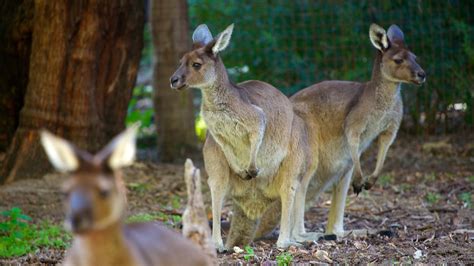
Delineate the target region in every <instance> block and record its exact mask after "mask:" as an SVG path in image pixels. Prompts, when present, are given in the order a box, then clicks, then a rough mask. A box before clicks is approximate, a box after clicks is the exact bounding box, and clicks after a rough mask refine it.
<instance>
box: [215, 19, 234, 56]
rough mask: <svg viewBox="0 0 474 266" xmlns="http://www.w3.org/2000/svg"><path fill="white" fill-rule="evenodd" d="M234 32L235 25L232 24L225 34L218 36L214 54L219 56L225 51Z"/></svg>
mask: <svg viewBox="0 0 474 266" xmlns="http://www.w3.org/2000/svg"><path fill="white" fill-rule="evenodd" d="M233 30H234V24H230V25H229V26H228V27H227V28H226V29H225V30H224V31H223V32H221V33H220V34H219V36H217V39H216V43H215V44H214V46H212V53H213V54H214V55H217V54H218V53H219V52H220V51H223V50H224V49H225V48H227V46H228V45H229V42H230V37H231V36H232V31H233Z"/></svg>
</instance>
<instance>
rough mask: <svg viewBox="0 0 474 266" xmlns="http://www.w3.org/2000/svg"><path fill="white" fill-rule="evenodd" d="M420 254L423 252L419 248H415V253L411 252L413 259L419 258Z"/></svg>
mask: <svg viewBox="0 0 474 266" xmlns="http://www.w3.org/2000/svg"><path fill="white" fill-rule="evenodd" d="M422 256H423V253H422V252H421V250H419V249H417V250H416V251H415V253H414V254H413V258H414V259H415V260H417V259H419V258H421V257H422Z"/></svg>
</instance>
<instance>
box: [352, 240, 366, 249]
mask: <svg viewBox="0 0 474 266" xmlns="http://www.w3.org/2000/svg"><path fill="white" fill-rule="evenodd" d="M354 246H355V247H356V248H357V249H367V243H366V242H363V241H355V242H354Z"/></svg>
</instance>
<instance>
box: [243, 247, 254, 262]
mask: <svg viewBox="0 0 474 266" xmlns="http://www.w3.org/2000/svg"><path fill="white" fill-rule="evenodd" d="M244 250H245V254H244V259H245V260H246V261H250V260H251V259H253V258H254V257H255V252H254V251H253V248H252V247H251V246H245V247H244Z"/></svg>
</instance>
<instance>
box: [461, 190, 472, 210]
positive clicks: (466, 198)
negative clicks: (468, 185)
mask: <svg viewBox="0 0 474 266" xmlns="http://www.w3.org/2000/svg"><path fill="white" fill-rule="evenodd" d="M459 200H461V201H462V202H463V203H464V206H466V207H467V208H472V193H471V192H463V193H461V194H459Z"/></svg>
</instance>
